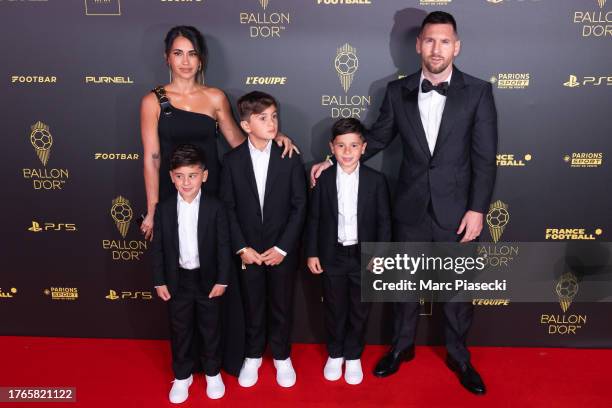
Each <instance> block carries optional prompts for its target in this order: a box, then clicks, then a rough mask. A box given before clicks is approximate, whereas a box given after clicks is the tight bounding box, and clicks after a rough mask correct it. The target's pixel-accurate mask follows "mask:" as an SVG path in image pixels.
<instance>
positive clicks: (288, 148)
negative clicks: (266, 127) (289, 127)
mask: <svg viewBox="0 0 612 408" xmlns="http://www.w3.org/2000/svg"><path fill="white" fill-rule="evenodd" d="M274 141H275V142H276V144H277V145H278V147H282V148H283V154H281V157H282V158H283V159H284V158H285V156H286V155H289V157H290V158H291V156H292V155H293V152H294V151H295V152H296V153H297V154H300V151H299V150H298V148H297V146H296V145H294V144H293V141H292V140H291V139H289V138H288V137H287V136H286V135H283V134H282V133H279V134H278V135H277V136H276V137H275V138H274Z"/></svg>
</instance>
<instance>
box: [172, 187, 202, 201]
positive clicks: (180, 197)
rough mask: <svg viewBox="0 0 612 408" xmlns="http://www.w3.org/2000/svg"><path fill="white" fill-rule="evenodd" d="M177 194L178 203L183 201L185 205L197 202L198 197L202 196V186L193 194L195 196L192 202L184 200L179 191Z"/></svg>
mask: <svg viewBox="0 0 612 408" xmlns="http://www.w3.org/2000/svg"><path fill="white" fill-rule="evenodd" d="M176 195H177V196H178V202H179V203H184V204H187V205H191V204H196V205H197V204H199V203H200V197H201V196H202V188H200V191H198V195H197V196H195V198H194V199H193V201H192V202H190V203H188V202H187V201H185V199H184V198H183V197H182V196H181V193H177V194H176Z"/></svg>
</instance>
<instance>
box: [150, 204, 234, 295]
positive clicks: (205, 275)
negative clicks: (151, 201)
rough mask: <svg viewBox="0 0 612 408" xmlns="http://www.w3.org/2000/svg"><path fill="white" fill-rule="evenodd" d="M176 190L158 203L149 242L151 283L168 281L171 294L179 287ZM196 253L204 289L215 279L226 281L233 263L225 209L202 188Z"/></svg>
mask: <svg viewBox="0 0 612 408" xmlns="http://www.w3.org/2000/svg"><path fill="white" fill-rule="evenodd" d="M177 194H178V193H177ZM177 194H173V195H171V196H169V197H168V198H166V199H165V200H163V201H162V202H160V203H158V204H157V208H156V210H155V221H154V227H153V231H154V232H153V243H152V245H151V252H152V253H153V281H154V284H155V286H160V285H167V286H168V291H169V292H170V295H174V294H175V293H176V290H177V289H178V268H179V234H178V214H177V209H176V207H177ZM198 254H199V256H200V284H201V288H202V290H203V291H204V293H206V294H208V293H209V292H210V291H211V290H212V287H213V286H214V285H215V284H217V283H220V284H224V285H228V284H229V280H230V275H231V269H230V268H232V267H233V266H232V258H231V249H230V236H229V224H228V219H227V213H226V210H225V206H224V205H223V202H222V201H221V200H219V199H218V198H217V197H214V196H212V195H208V194H206V193H204V192H202V195H201V196H200V210H199V213H198Z"/></svg>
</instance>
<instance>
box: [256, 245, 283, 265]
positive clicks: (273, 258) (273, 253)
mask: <svg viewBox="0 0 612 408" xmlns="http://www.w3.org/2000/svg"><path fill="white" fill-rule="evenodd" d="M284 259H285V257H284V256H283V254H281V253H280V252H278V251H277V250H276V248H274V247H272V248H270V249H268V250H267V251H266V252H264V253H263V254H261V260H262V261H263V262H264V263H265V264H266V265H268V266H274V265H278V264H279V263H281V262H283V260H284Z"/></svg>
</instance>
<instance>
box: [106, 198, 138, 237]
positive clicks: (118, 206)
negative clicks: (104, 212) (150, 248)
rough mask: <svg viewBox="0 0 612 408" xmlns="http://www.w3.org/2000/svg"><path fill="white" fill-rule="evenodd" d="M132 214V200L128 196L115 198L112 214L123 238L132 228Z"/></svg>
mask: <svg viewBox="0 0 612 408" xmlns="http://www.w3.org/2000/svg"><path fill="white" fill-rule="evenodd" d="M132 215H133V213H132V207H130V202H129V201H128V200H127V199H126V198H123V197H121V196H119V197H117V198H115V199H114V200H113V206H112V207H111V216H112V217H113V220H114V221H115V225H116V226H117V229H118V230H119V233H121V236H122V237H123V238H125V236H126V235H127V232H128V229H129V228H130V221H131V220H132Z"/></svg>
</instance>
